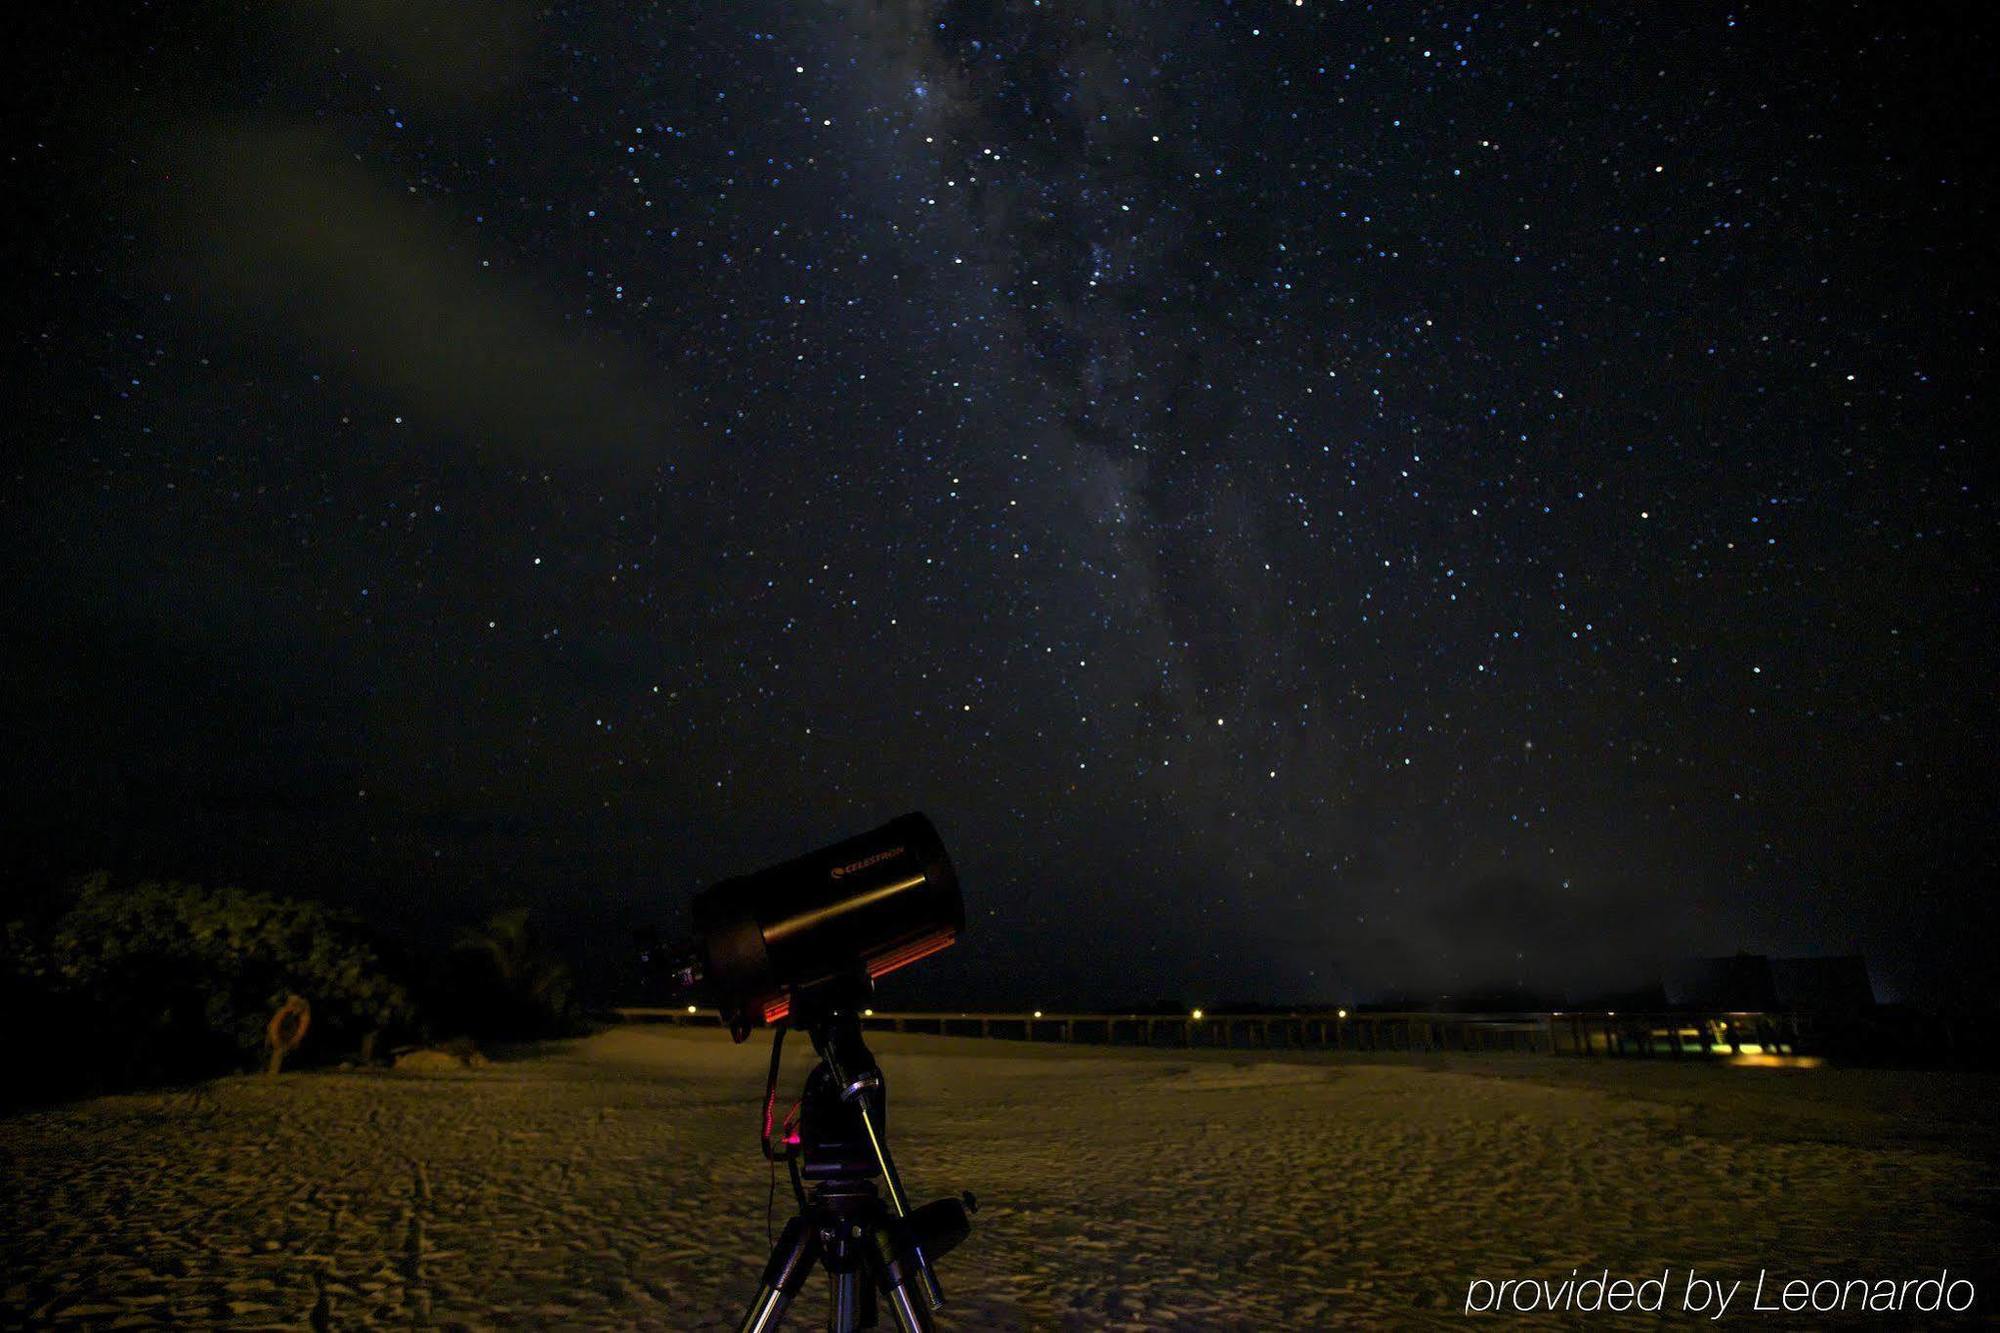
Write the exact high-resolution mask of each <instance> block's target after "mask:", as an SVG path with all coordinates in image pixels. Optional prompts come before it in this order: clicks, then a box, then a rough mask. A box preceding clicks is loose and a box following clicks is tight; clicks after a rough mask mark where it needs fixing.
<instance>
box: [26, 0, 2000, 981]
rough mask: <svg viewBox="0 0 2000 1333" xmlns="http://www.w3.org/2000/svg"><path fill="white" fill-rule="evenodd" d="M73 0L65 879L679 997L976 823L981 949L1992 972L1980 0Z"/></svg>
mask: <svg viewBox="0 0 2000 1333" xmlns="http://www.w3.org/2000/svg"><path fill="white" fill-rule="evenodd" d="M9 23H10V24H11V25H12V28H13V33H12V35H13V39H14V40H13V42H12V45H13V47H14V48H15V49H17V50H18V51H20V52H21V53H22V55H21V59H20V61H19V63H20V64H21V65H22V67H23V68H25V69H32V70H34V71H35V73H34V74H33V75H32V76H30V77H29V78H28V79H27V80H26V81H25V82H23V83H21V84H20V85H19V86H17V88H16V90H15V96H14V97H13V98H12V99H10V110H9V112H8V123H9V127H10V128H11V129H12V130H13V131H14V133H13V134H12V135H11V136H10V139H11V141H12V143H13V144H14V145H15V148H14V149H13V150H12V151H11V152H10V154H9V161H8V168H9V170H10V172H11V174H12V175H13V177H14V181H15V186H16V188H15V191H14V194H15V197H16V198H17V199H18V200H20V201H21V202H20V203H19V204H18V205H17V207H16V209H15V210H14V213H13V216H11V217H10V218H9V219H8V221H7V223H6V226H7V228H8V234H9V235H10V236H11V238H12V240H13V245H12V246H11V247H10V253H12V254H13V255H15V256H16V257H17V264H16V273H17V281H18V282H19V283H20V285H21V287H22V288H23V290H24V296H23V298H22V299H21V300H20V301H19V302H18V303H17V306H16V313H15V315H14V321H15V336H14V340H13V341H14V344H15V348H16V352H17V359H21V360H24V361H25V363H26V365H27V367H28V375H27V377H26V378H25V379H24V380H23V381H22V382H21V383H22V388H21V389H20V390H17V392H16V394H15V396H14V402H15V410H16V413H17V425H16V433H17V435H18V436H19V439H20V444H19V445H18V446H17V448H16V450H15V452H14V455H13V457H12V459H11V461H10V463H9V464H8V466H7V467H6V468H5V471H4V473H0V475H4V477H5V479H6V484H5V486H4V487H0V511H4V520H5V521H4V526H3V527H0V534H4V535H0V552H4V556H5V558H6V560H7V562H8V568H9V570H10V577H9V586H10V588H11V589H12V590H13V593H14V596H13V598H12V599H11V605H10V612H9V615H8V632H7V633H6V634H5V636H4V643H0V700H4V704H0V735H4V737H5V746H4V753H5V755H6V756H7V762H8V765H9V768H8V772H7V773H6V775H5V779H4V781H5V787H6V790H7V792H8V799H7V800H6V801H5V802H4V803H0V885H4V886H5V887H4V888H0V893H5V894H7V895H9V897H8V900H7V902H6V904H5V905H4V907H0V920H4V919H5V908H9V907H11V906H12V905H13V904H14V903H15V902H18V901H19V900H20V899H21V898H22V897H24V896H27V895H32V894H35V893H39V892H42V891H44V890H46V889H47V888H48V887H50V886H52V885H54V884H56V883H59V882H60V881H62V880H63V879H65V878H67V877H70V876H75V875H79V874H84V873H88V872H90V871H93V870H98V869H104V870H107V871H109V872H111V873H113V874H114V875H117V876H120V877H124V878H185V879H189V880H194V881H199V882H206V883H211V884H236V885H240V886H242V887H245V888H250V889H257V890H263V891H267V892H273V893H282V894H303V895H308V896H313V897H319V898H322V899H325V900H327V901H329V902H331V903H334V904H336V905H340V906H344V907H349V908H352V909H354V910H355V911H357V912H359V913H360V914H362V915H363V916H364V917H366V918H368V919H369V920H371V921H374V922H376V923H378V924H380V925H381V926H382V927H383V928H384V929H386V930H389V931H391V932H392V933H394V934H395V935H396V936H397V937H399V938H401V939H403V940H405V941H406V942H408V943H410V944H411V945H412V946H413V947H422V946H423V944H424V943H425V942H426V941H432V940H438V941H442V940H448V938H449V936H450V934H451V933H452V932H453V931H455V930H456V929H457V928H458V927H460V926H462V925H464V924H468V923H470V922H472V921H476V920H478V919H480V918H482V917H483V916H485V915H487V914H489V913H491V912H493V911H495V910H498V909H500V908H502V907H506V906H510V905H515V904H520V905H526V906H529V907H530V908H532V909H533V910H534V911H535V912H536V913H537V915H538V917H539V919H540V920H541V921H542V922H544V923H545V925H546V926H547V928H548V929H549V931H550V933H551V935H552V937H553V938H554V939H555V940H556V942H557V943H559V944H560V945H562V946H563V947H564V948H565V949H566V950H567V951H569V952H570V954H571V955H572V956H573V957H574V958H576V959H577V960H578V962H579V963H580V965H581V967H582V970H583V971H584V973H585V975H586V977H587V978H588V979H589V980H590V982H591V984H593V985H594V986H597V987H598V988H600V990H602V991H603V992H606V993H604V994H602V995H601V996H600V998H604V999H613V998H620V997H619V996H618V995H617V994H615V993H613V992H616V991H618V990H619V989H620V988H621V987H627V986H628V985H629V983H630V982H631V981H635V980H636V974H635V972H633V971H632V970H631V963H630V960H629V957H628V941H629V939H630V936H631V932H632V930H633V929H634V928H636V927H640V926H645V925H661V926H665V927H667V928H670V929H671V928H674V927H677V926H679V925H680V924H681V923H682V920H683V914H684V912H685V908H686V903H687V900H688V898H690V897H691V896H692V895H693V893H694V892H696V891H697V890H699V889H700V888H702V887H704V886H706V885H707V884H709V883H711V882H714V881H715V880H719V879H721V878H724V877H726V876H729V875H733V874H739V873H743V872H745V871H748V870H751V869H755V868H757V867H760V866H763V865H766V864H769V863H771V862H774V861H778V860H781V859H784V858H786V857H789V856H792V855H795V854H797V853H799V852H802V851H805V850H808V849H811V848H814V847H817V846H820V845H823V844H825V843H828V842H831V841H833V840H835V839H837V838H840V837H842V836H844V835H847V834H850V833H853V832H856V831H859V830H861V829H865V828H869V827H872V826H874V825H876V824H879V823H880V822H882V821H883V820H885V819H887V818H889V817H891V816H893V815H895V814H898V813H900V812H902V811H904V810H908V809H923V810H925V811H927V812H929V813H930V814H931V816H932V817H933V818H934V819H935V820H936V822H937V824H938V827H939V828H940V830H941V831H942V833H943V835H944V838H945V841H946V843H947V845H948V847H949V848H950V850H951V852H952V855H953V857H954V859H955V860H956V862H957V864H958V868H959V871H960V874H961V878H962V880H963V882H964V886H965V895H966V901H967V906H968V911H969V914H970V922H969V929H968V932H967V935H966V937H965V939H964V941H963V942H962V943H961V944H960V945H959V947H957V948H954V949H952V950H950V951H948V952H947V953H945V954H943V955H940V956H939V957H938V958H937V959H935V960H933V961H931V962H929V963H926V964H925V966H924V967H923V968H922V969H920V973H921V974H920V975H912V976H909V977H907V978H897V979H896V981H895V982H894V991H903V990H905V988H907V990H908V993H910V994H911V995H913V996H914V995H919V994H921V995H923V996H930V997H936V999H937V1002H939V1003H975V1002H987V1003H995V1004H1018V1005H1021V1006H1023V1007H1026V1006H1032V1005H1034V1004H1037V1003H1039V1002H1041V999H1042V997H1044V996H1048V997H1058V998H1053V999H1051V1000H1050V1003H1051V1004H1057V1003H1060V1004H1064V1005H1073V1006H1076V1007H1092V1002H1093V1000H1094V1001H1096V1005H1095V1007H1103V1006H1104V1005H1107V1004H1110V1003H1113V1002H1123V1001H1126V1000H1130V999H1133V998H1136V997H1140V996H1146V997H1168V996H1187V997H1193V998H1195V999H1198V1000H1199V999H1203V998H1206V999H1210V1000H1214V1001H1221V1000H1224V999H1230V998H1234V999H1242V1000H1255V999H1258V998H1260V997H1270V998H1279V997H1283V998H1287V999H1292V998H1301V997H1306V996H1312V995H1324V996H1326V997H1327V999H1328V1000H1330V1001H1335V1002H1338V1001H1342V1000H1348V999H1355V1000H1359V999H1365V998H1366V997H1368V996H1369V995H1371V994H1381V993H1384V992H1386V991H1389V990H1400V991H1407V992H1411V993H1422V992H1442V991H1451V990H1465V989H1472V988H1479V987H1490V986H1499V985H1524V986H1528V987H1530V988H1535V989H1546V990H1550V991H1561V990H1565V989H1572V988H1573V989H1575V990H1576V991H1577V992H1578V993H1585V992H1588V991H1591V990H1594V989H1595V990H1602V989H1615V988H1618V987H1619V986H1622V985H1625V984H1629V983H1630V981H1631V979H1632V978H1633V974H1634V973H1635V971H1636V972H1639V973H1644V972H1645V971H1646V970H1647V969H1656V968H1657V967H1658V966H1659V965H1660V964H1662V963H1664V962H1666V961H1669V960H1672V959H1676V958H1682V957H1688V956H1697V955H1710V954H1729V953H1733V952H1735V951H1737V950H1739V949H1740V950H1747V951H1751V952H1762V953H1771V954H1784V955H1814V954H1850V953H1860V954H1864V955H1865V956H1866V957H1867V958H1868V961H1869V964H1870V967H1871V970H1872V973H1873V976H1874V979H1875V984H1876V988H1877V992H1878V994H1879V996H1880V997H1881V998H1882V999H1884V1000H1887V1001H1898V1000H1908V1001H1913V1002H1921V1003H1926V1004H1965V1003H1979V1004H1985V1005H1990V1004H1991V1003H1992V999H1991V997H1992V994H1993V993H1994V992H1993V991H1992V989H1991V983H1992V981H1993V979H1994V972H1995V969H1994V962H1993V951H1992V948H1991V941H1992V940H1993V939H1994V938H1995V934H1996V927H2000V909H1996V906H1995V903H1996V901H2000V875H1996V867H1997V866H2000V835H1996V833H1995V821H1994V819H1993V815H1992V812H1993V810H1994V809H1995V805H1996V802H1995V799H1994V798H1995V795H1996V784H1995V780H1994V768H1993V763H1992V757H1991V756H1992V751H1993V749H1994V742H1995V739H1996V736H1995V730H1996V729H1995V725H1994V723H1995V695H1994V691H1993V689H1992V688H1991V679H1992V676H1993V667H1994V665H1995V663H1994V656H1993V652H1992V649H1991V647H1990V644H1989V640H1990V639H1991V638H1992V635H1991V633H1990V630H1988V629H1982V628H1981V627H1982V626H1987V625H1990V622H1991V620H1992V618H1993V610H1992V607H1993V596H1994V589H1995V578H1994V573H1995V549H1996V548H1995V542H1994V537H1995V520H1996V517H1997V516H1996V512H1995V507H1994V497H1993V492H1992V489H1991V483H1990V481H1989V480H1988V479H1987V469H1986V468H1985V467H1983V466H1982V465H1981V464H1980V462H1979V458H1980V456H1981V453H1982V450H1983V449H1984V448H1985V447H1986V446H1985V445H1984V444H1983V443H1982V442H1983V441H1984V439H1985V438H1986V434H1987V433H1988V431H1987V430H1986V428H1981V427H1979V426H1978V422H1979V421H1981V420H1984V419H1986V418H1987V417H1988V416H1990V415H1991V413H1990V409H1982V408H1981V407H1980V406H1979V404H1980V403H1981V402H1982V401H1984V399H1985V396H1986V393H1987V387H1986V386H1987V385H1988V384H1990V383H1991V381H1992V365H1991V361H1992V353H1993V333H1994V328H1993V320H1992V306H1991V293H1992V291H1993V290H1994V281H1993V279H1994V273H1993V253H1992V248H1991V242H1990V239H1989V237H1990V235H1991V224H1992V217H1991V209H1990V206H1989V204H1988V203H1987V202H1986V200H1985V198H1984V196H1983V195H1982V194H1981V192H1980V191H1979V189H1978V187H1977V184H1976V182H1977V180H1978V179H1979V178H1980V176H1981V175H1982V174H1983V169H1982V167H1981V163H1982V162H1983V158H1984V155H1985V154H1986V153H1987V152H1988V151H1990V145H1991V141H1992V138H1991V136H1992V115H1991V112H1990V110H1989V101H1988V98H1989V97H1990V94H1989V93H1988V91H1987V89H1986V84H1987V82H1988V74H1989V72H1990V69H1991V64H1992V60H1991V57H1992V53H1993V47H1992V40H1991V37H1992V34H1991V31H1990V19H1988V18H1987V17H1986V16H1985V13H1984V11H1974V10H1967V11H1965V12H1963V13H1953V12H1950V11H1929V12H1926V13H1924V14H1913V13H1908V12H1899V11H1894V10H1887V9H1885V10H1869V9H1861V10H1855V11H1842V12H1839V13H1832V12H1823V11H1815V12H1813V13H1811V14H1810V15H1806V16H1804V17H1802V18H1801V17H1797V16H1789V15H1770V14H1762V13H1757V14H1752V13H1740V14H1739V13H1734V12H1731V11H1727V10H1723V9H1716V10H1699V11H1688V10H1676V11H1672V12H1667V11H1660V12H1654V11H1646V12H1613V11H1602V10H1598V9H1593V8H1590V7H1580V8H1573V9H1549V8H1546V7H1535V8H1532V9H1528V8H1521V9H1508V8H1500V9H1482V10H1480V11H1478V12H1476V13H1475V12H1473V11H1470V10H1468V11H1465V12H1463V13H1442V14H1440V13H1432V12H1428V11H1426V12H1424V13H1422V14H1419V15H1414V16H1404V15H1399V14H1382V13H1376V12H1373V11H1370V10H1366V9H1360V10H1357V9H1354V8H1351V7H1345V6H1333V5H1327V4H1322V3H1312V4H1306V5H1282V6H1271V7H1268V8H1266V7H1261V6H1227V5H1225V6H1221V7H1209V6H1202V5H1194V4H1175V3H1162V4H1159V5H1154V6H1149V7H1146V8H1144V9H1143V10H1141V11H1127V10H1125V9H1123V8H1121V7H1112V6H1101V7H1100V6H1092V5H1088V4H1086V5H1083V6H1081V7H1078V8H1076V9H1074V10H1073V11H1066V12H1065V13H1064V14H1062V15H1060V16H1058V15H1055V14H1053V13H1052V12H1045V11H1044V10H1040V9H1037V8H1035V7H1032V6H1025V5H944V6H923V5H910V4H889V5H880V6H874V7H872V8H869V9H867V10H866V11H859V10H857V11H854V12H849V11H846V10H841V9H834V8H828V9H814V10H811V11H801V10H799V9H798V8H797V7H795V6H790V5H784V4H777V3H761V2H759V3H749V4H743V5H730V6H727V7H725V8H723V9H720V10H715V9H705V8H702V7H688V8H677V7H672V6H669V7H667V8H666V9H664V10H649V11H644V12H640V11H636V10H632V9H629V8H616V9H612V10H607V11H603V12H602V13H571V12H567V11H562V12H548V13H545V12H543V11H542V10H541V9H539V8H536V7H533V6H528V5H525V4H518V3H512V2H511V0H510V2H508V3H500V4H495V5H492V6H489V7H486V8H484V9H482V10H481V11H480V12H479V13H477V14H471V15H442V14H431V15H428V16H426V17H425V18H424V19H423V20H422V21H418V20H417V19H414V18H402V17H398V16H396V15H393V14H390V13H388V12H387V11H386V10H383V9H381V8H380V7H378V6H371V5H364V4H359V3H338V4H334V5H330V6H325V7H319V8H314V7H282V6H281V7H277V8H274V9H270V10H268V11H260V12H258V13H254V14H245V13H241V12H237V11H234V10H229V9H225V8H222V7H207V6H193V7H178V8H175V9H174V10H173V11H172V12H166V13H163V12H157V11H154V10H150V9H146V8H144V7H132V8H129V9H119V10H116V11H111V12H106V13H105V14H102V15H98V16H94V17H91V18H87V19H86V18H80V17H78V16H77V15H74V14H69V13H62V14H56V13H53V12H51V13H42V12H34V13H29V14H24V15H20V16H15V17H13V18H10V20H9ZM1655 975H1657V973H1655ZM621 978H623V980H621ZM892 993H893V992H892Z"/></svg>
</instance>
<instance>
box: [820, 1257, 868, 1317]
mask: <svg viewBox="0 0 2000 1333" xmlns="http://www.w3.org/2000/svg"><path fill="white" fill-rule="evenodd" d="M826 1276H827V1281H828V1282H829V1283H831V1284H832V1286H833V1304H832V1305H830V1306H828V1307H827V1311H826V1328H827V1333H857V1330H859V1329H861V1328H864V1327H870V1326H872V1325H873V1322H874V1321H872V1320H870V1321H869V1323H868V1324H866V1325H864V1324H863V1323H862V1319H861V1297H862V1294H863V1293H862V1286H861V1274H860V1272H859V1271H858V1270H856V1269H853V1268H850V1269H848V1270H846V1271H845V1272H835V1271H834V1270H832V1269H828V1270H827V1274H826Z"/></svg>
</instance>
